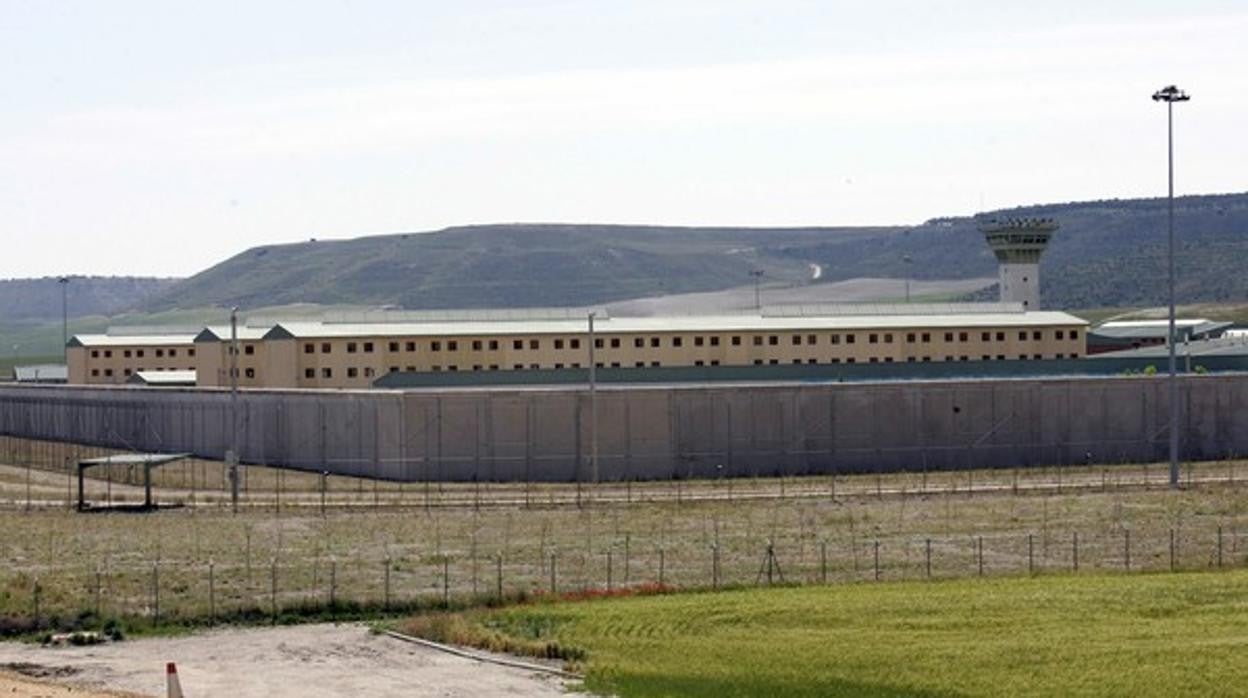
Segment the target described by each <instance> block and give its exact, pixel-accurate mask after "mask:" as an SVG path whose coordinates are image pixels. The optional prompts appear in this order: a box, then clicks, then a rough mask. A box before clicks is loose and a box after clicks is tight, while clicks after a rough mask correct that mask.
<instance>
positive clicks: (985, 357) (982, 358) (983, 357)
mask: <svg viewBox="0 0 1248 698" xmlns="http://www.w3.org/2000/svg"><path fill="white" fill-rule="evenodd" d="M979 359H980V361H991V360H992V355H991V354H983V355H981V356H980V357H979Z"/></svg>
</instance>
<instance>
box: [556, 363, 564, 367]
mask: <svg viewBox="0 0 1248 698" xmlns="http://www.w3.org/2000/svg"><path fill="white" fill-rule="evenodd" d="M555 368H563V364H560V363H557V364H555Z"/></svg>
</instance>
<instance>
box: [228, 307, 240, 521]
mask: <svg viewBox="0 0 1248 698" xmlns="http://www.w3.org/2000/svg"><path fill="white" fill-rule="evenodd" d="M226 461H227V462H228V465H229V468H230V508H231V509H232V510H233V512H234V513H235V514H237V513H238V306H234V307H233V308H230V451H229V455H228V456H227V457H226Z"/></svg>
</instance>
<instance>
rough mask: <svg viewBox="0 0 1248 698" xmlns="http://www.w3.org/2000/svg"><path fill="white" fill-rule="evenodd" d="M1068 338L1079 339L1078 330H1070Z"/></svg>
mask: <svg viewBox="0 0 1248 698" xmlns="http://www.w3.org/2000/svg"><path fill="white" fill-rule="evenodd" d="M1070 338H1071V339H1079V330H1071V331H1070Z"/></svg>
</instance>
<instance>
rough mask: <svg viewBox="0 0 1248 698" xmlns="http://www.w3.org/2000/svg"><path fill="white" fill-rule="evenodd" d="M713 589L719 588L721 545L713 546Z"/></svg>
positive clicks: (713, 544)
mask: <svg viewBox="0 0 1248 698" xmlns="http://www.w3.org/2000/svg"><path fill="white" fill-rule="evenodd" d="M711 588H712V589H718V588H719V544H718V543H712V544H711Z"/></svg>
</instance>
